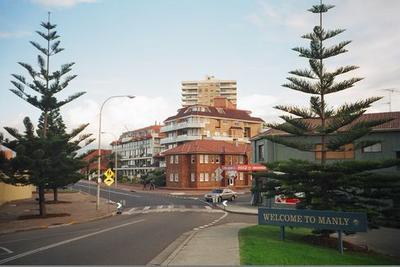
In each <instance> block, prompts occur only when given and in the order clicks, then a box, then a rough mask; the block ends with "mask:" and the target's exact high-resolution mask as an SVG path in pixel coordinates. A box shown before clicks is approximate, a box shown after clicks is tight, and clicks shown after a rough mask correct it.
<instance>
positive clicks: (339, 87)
mask: <svg viewBox="0 0 400 267" xmlns="http://www.w3.org/2000/svg"><path fill="white" fill-rule="evenodd" d="M363 79H364V78H351V79H348V80H344V81H341V82H339V83H335V84H333V85H332V86H331V87H329V88H326V89H325V94H331V93H336V92H340V91H343V90H346V89H349V88H351V87H353V86H354V84H355V83H357V82H359V81H361V80H363Z"/></svg>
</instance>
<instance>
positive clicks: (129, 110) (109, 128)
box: [62, 96, 179, 147]
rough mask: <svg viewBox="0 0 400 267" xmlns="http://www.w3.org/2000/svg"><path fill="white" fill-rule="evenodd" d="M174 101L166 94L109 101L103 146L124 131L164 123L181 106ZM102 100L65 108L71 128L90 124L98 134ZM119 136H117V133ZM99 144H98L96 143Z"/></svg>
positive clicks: (105, 117)
mask: <svg viewBox="0 0 400 267" xmlns="http://www.w3.org/2000/svg"><path fill="white" fill-rule="evenodd" d="M170 103H171V101H169V100H168V99H166V98H163V97H155V98H151V97H148V96H136V98H134V99H124V98H117V99H112V100H110V101H109V102H107V103H106V104H105V106H104V108H103V112H102V127H101V128H102V129H101V130H102V132H107V133H109V134H103V135H102V146H103V147H107V146H108V144H109V143H110V142H111V141H112V140H114V138H115V137H119V135H120V134H121V133H122V132H126V131H128V130H135V129H139V128H142V127H146V126H150V125H152V124H154V123H156V122H157V123H158V124H160V123H162V122H163V121H164V120H165V119H166V118H167V117H169V116H172V115H173V114H175V113H176V112H177V109H178V108H179V107H178V106H176V105H171V104H170ZM99 111H100V103H99V102H95V101H93V100H86V101H84V103H82V102H81V103H80V104H79V105H77V106H74V107H71V108H69V109H68V110H65V111H62V114H63V117H64V120H65V123H66V125H67V127H68V129H73V128H75V127H77V126H79V125H81V124H84V123H90V125H89V126H88V128H87V131H86V132H89V133H92V134H93V137H95V138H97V136H98V127H99ZM113 135H114V136H115V137H114V136H113ZM95 145H97V143H96V142H95Z"/></svg>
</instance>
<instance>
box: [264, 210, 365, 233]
mask: <svg viewBox="0 0 400 267" xmlns="http://www.w3.org/2000/svg"><path fill="white" fill-rule="evenodd" d="M258 224H270V225H279V226H295V227H306V228H313V229H321V230H322V229H323V230H335V231H348V232H366V231H367V229H368V224H367V216H366V214H365V213H361V212H341V211H325V210H323V211H322V210H300V209H271V208H259V209H258Z"/></svg>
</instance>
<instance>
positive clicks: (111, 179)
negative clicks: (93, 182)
mask: <svg viewBox="0 0 400 267" xmlns="http://www.w3.org/2000/svg"><path fill="white" fill-rule="evenodd" d="M104 183H105V184H106V185H108V186H110V185H112V184H113V183H114V179H113V178H106V179H104Z"/></svg>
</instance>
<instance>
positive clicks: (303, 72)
mask: <svg viewBox="0 0 400 267" xmlns="http://www.w3.org/2000/svg"><path fill="white" fill-rule="evenodd" d="M289 73H290V74H293V75H297V76H300V77H304V78H309V79H316V78H317V77H316V76H315V75H314V74H313V73H312V72H311V71H310V70H294V71H289Z"/></svg>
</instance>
